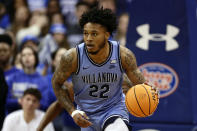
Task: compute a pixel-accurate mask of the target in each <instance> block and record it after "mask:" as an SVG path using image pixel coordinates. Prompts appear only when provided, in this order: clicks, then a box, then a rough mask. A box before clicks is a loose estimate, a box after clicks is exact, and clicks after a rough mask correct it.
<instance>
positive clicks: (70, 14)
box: [59, 0, 79, 27]
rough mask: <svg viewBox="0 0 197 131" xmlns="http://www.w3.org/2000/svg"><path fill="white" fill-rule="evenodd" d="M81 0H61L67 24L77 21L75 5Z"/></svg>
mask: <svg viewBox="0 0 197 131" xmlns="http://www.w3.org/2000/svg"><path fill="white" fill-rule="evenodd" d="M78 1H79V0H59V4H60V7H61V12H62V14H63V15H64V17H65V22H66V26H67V27H68V26H69V25H70V24H72V23H73V22H75V5H76V4H77V2H78Z"/></svg>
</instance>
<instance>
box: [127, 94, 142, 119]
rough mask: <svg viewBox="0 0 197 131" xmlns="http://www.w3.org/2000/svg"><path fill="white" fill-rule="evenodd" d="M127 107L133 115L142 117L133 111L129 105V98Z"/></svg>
mask: <svg viewBox="0 0 197 131" xmlns="http://www.w3.org/2000/svg"><path fill="white" fill-rule="evenodd" d="M125 102H126V106H127V108H128V109H129V111H131V112H132V113H131V114H134V115H135V116H139V117H142V116H141V115H138V114H136V113H135V112H134V111H133V110H132V109H131V107H130V106H129V104H128V99H127V97H126V101H125Z"/></svg>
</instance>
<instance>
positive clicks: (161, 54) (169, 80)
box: [126, 0, 197, 124]
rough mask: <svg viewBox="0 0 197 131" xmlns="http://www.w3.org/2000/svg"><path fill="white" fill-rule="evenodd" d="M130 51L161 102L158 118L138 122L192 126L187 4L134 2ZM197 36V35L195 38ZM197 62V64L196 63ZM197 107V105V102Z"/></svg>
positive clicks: (182, 0) (161, 0)
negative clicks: (156, 90)
mask: <svg viewBox="0 0 197 131" xmlns="http://www.w3.org/2000/svg"><path fill="white" fill-rule="evenodd" d="M129 12H130V23H129V29H128V35H127V45H126V46H127V47H128V48H129V49H131V50H132V51H133V52H134V54H135V55H136V59H137V62H138V66H139V69H140V70H141V71H142V72H143V74H144V76H145V78H146V79H148V80H149V81H150V82H151V83H152V84H154V85H156V86H157V87H158V88H159V89H160V92H161V99H160V103H159V105H158V108H157V110H156V112H155V113H154V115H152V116H151V117H147V118H136V117H133V116H131V121H135V122H157V123H163V122H165V123H179V124H192V123H195V120H194V105H192V104H194V101H193V100H194V99H196V98H194V97H193V96H192V95H194V94H192V92H197V88H195V89H194V88H192V86H193V83H191V79H192V77H193V76H191V69H190V68H195V67H193V66H191V59H190V58H191V55H192V54H191V52H190V51H191V43H190V40H189V38H190V37H189V33H188V32H189V31H188V14H187V8H186V1H185V0H134V1H133V2H132V3H131V5H130V8H129ZM195 35H196V34H195ZM192 47H193V46H192ZM195 61H197V60H195ZM196 103H197V102H196Z"/></svg>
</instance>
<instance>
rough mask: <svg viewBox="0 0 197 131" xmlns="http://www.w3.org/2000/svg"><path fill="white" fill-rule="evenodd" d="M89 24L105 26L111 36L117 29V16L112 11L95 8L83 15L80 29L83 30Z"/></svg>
mask: <svg viewBox="0 0 197 131" xmlns="http://www.w3.org/2000/svg"><path fill="white" fill-rule="evenodd" d="M88 22H91V23H96V24H100V25H102V26H104V27H105V28H106V29H107V31H108V32H109V33H110V34H111V35H112V33H113V32H114V31H115V30H116V28H117V20H116V15H115V14H114V13H113V12H112V11H111V10H110V9H103V8H98V7H95V8H93V9H91V10H89V11H88V12H85V13H83V15H82V16H81V19H80V20H79V24H80V27H81V28H82V29H83V27H84V25H85V24H87V23H88Z"/></svg>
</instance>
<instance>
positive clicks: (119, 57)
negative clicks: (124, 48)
mask: <svg viewBox="0 0 197 131" xmlns="http://www.w3.org/2000/svg"><path fill="white" fill-rule="evenodd" d="M117 45H118V59H119V67H120V71H121V72H122V73H123V72H124V71H123V68H122V62H121V56H120V42H118V44H117Z"/></svg>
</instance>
